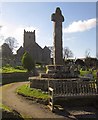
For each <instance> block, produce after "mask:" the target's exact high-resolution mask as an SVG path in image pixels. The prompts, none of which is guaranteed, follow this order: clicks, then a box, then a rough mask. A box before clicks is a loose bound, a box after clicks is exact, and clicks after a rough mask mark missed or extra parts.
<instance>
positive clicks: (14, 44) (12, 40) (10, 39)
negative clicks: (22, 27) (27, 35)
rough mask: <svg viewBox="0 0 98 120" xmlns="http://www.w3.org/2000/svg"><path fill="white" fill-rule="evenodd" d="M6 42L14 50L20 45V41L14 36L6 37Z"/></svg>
mask: <svg viewBox="0 0 98 120" xmlns="http://www.w3.org/2000/svg"><path fill="white" fill-rule="evenodd" d="M5 43H7V44H8V45H9V47H10V48H11V50H12V51H13V50H14V49H15V48H17V47H18V43H17V40H16V39H15V38H14V37H8V38H6V39H5Z"/></svg>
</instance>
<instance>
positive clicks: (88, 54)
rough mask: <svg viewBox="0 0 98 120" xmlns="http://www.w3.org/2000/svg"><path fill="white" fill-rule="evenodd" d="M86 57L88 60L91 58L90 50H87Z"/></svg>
mask: <svg viewBox="0 0 98 120" xmlns="http://www.w3.org/2000/svg"><path fill="white" fill-rule="evenodd" d="M85 57H86V58H89V57H90V49H87V50H86V51H85Z"/></svg>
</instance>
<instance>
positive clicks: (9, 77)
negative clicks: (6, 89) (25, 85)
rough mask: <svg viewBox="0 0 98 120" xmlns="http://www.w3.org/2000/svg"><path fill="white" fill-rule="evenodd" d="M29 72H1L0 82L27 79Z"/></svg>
mask: <svg viewBox="0 0 98 120" xmlns="http://www.w3.org/2000/svg"><path fill="white" fill-rule="evenodd" d="M28 77H30V74H28V73H26V72H24V73H3V74H2V84H8V83H12V82H22V81H28Z"/></svg>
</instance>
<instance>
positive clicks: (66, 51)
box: [64, 47, 73, 59]
mask: <svg viewBox="0 0 98 120" xmlns="http://www.w3.org/2000/svg"><path fill="white" fill-rule="evenodd" d="M70 57H73V53H72V51H71V50H70V49H69V48H68V47H65V48H64V59H68V58H70Z"/></svg>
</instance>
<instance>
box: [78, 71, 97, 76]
mask: <svg viewBox="0 0 98 120" xmlns="http://www.w3.org/2000/svg"><path fill="white" fill-rule="evenodd" d="M88 73H89V71H82V70H80V75H81V76H85V75H86V74H88ZM93 76H94V78H96V70H94V71H93Z"/></svg>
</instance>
